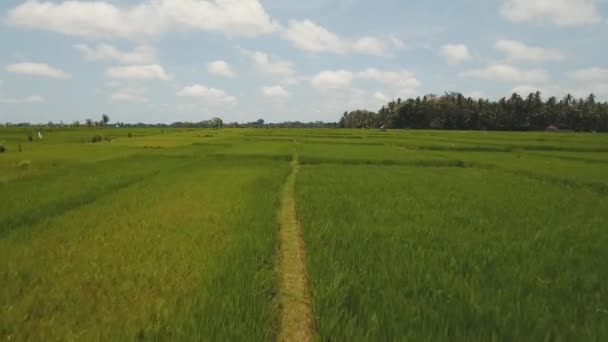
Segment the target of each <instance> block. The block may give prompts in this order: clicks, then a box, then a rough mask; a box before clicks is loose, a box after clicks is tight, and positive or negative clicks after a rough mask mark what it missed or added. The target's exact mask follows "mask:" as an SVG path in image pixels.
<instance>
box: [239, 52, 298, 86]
mask: <svg viewBox="0 0 608 342" xmlns="http://www.w3.org/2000/svg"><path fill="white" fill-rule="evenodd" d="M245 53H246V54H247V55H248V56H249V57H250V58H251V61H252V62H253V65H254V66H255V68H256V69H257V70H258V71H260V72H261V73H263V74H266V75H270V76H278V77H280V78H281V79H282V80H283V82H285V83H288V84H292V83H295V82H296V72H295V70H294V68H293V64H292V63H291V62H289V61H285V60H280V59H277V58H272V57H270V56H268V54H266V53H264V52H261V51H254V52H250V51H245Z"/></svg>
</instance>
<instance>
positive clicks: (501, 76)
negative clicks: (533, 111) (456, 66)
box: [459, 64, 549, 83]
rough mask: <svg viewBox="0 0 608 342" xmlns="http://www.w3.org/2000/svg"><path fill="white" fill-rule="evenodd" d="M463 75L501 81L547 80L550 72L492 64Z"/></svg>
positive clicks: (462, 75) (525, 81) (462, 74)
mask: <svg viewBox="0 0 608 342" xmlns="http://www.w3.org/2000/svg"><path fill="white" fill-rule="evenodd" d="M459 75H460V76H461V77H471V78H478V79H482V80H488V81H501V82H517V83H527V82H545V81H547V80H548V79H549V74H547V72H546V71H545V70H542V69H519V68H516V67H514V66H510V65H505V64H495V65H490V66H488V67H487V68H484V69H473V70H468V71H465V72H462V73H460V74H459Z"/></svg>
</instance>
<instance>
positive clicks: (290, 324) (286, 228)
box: [277, 153, 314, 341]
mask: <svg viewBox="0 0 608 342" xmlns="http://www.w3.org/2000/svg"><path fill="white" fill-rule="evenodd" d="M298 169H299V164H298V155H297V153H294V155H293V159H292V162H291V173H290V174H289V176H288V177H287V180H286V181H285V184H284V185H283V194H282V197H281V207H280V209H279V223H280V228H279V255H278V273H279V310H280V315H281V316H280V321H279V333H278V336H277V339H278V341H311V340H312V339H313V336H314V332H313V330H314V327H313V322H314V321H313V316H312V310H311V304H310V292H309V290H308V277H307V273H306V250H305V246H304V240H303V239H302V230H301V225H300V221H299V220H298V216H297V213H296V200H295V181H296V175H297V173H298Z"/></svg>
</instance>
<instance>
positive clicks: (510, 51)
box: [496, 40, 566, 62]
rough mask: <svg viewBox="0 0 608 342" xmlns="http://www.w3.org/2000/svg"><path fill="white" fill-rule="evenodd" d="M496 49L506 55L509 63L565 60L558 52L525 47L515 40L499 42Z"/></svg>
mask: <svg viewBox="0 0 608 342" xmlns="http://www.w3.org/2000/svg"><path fill="white" fill-rule="evenodd" d="M496 49H498V50H500V51H503V52H504V53H506V54H507V59H508V60H510V61H531V62H544V61H562V60H564V59H565V58H566V57H565V56H564V55H563V54H562V53H561V52H560V51H557V50H550V49H543V48H540V47H531V46H526V45H525V44H524V43H522V42H518V41H516V40H499V41H497V42H496Z"/></svg>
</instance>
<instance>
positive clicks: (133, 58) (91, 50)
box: [74, 44, 156, 64]
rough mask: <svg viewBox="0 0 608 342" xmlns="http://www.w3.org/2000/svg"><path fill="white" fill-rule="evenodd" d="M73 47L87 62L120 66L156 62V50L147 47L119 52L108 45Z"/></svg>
mask: <svg viewBox="0 0 608 342" xmlns="http://www.w3.org/2000/svg"><path fill="white" fill-rule="evenodd" d="M74 47H75V48H76V49H77V50H78V51H80V52H82V54H83V56H84V59H85V60H87V61H117V62H120V63H122V64H152V63H154V62H155V61H156V50H155V49H154V48H153V47H151V46H147V45H142V46H138V47H136V48H135V49H134V50H133V51H120V50H119V49H118V48H116V47H115V46H113V45H109V44H99V45H97V46H96V47H93V46H89V45H86V44H78V45H75V46H74Z"/></svg>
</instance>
